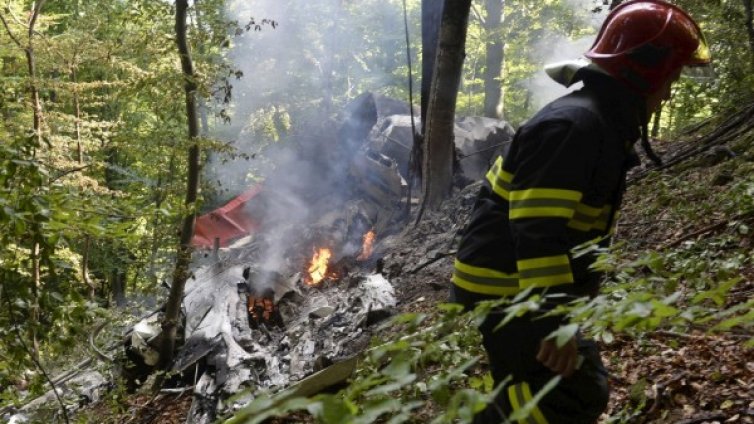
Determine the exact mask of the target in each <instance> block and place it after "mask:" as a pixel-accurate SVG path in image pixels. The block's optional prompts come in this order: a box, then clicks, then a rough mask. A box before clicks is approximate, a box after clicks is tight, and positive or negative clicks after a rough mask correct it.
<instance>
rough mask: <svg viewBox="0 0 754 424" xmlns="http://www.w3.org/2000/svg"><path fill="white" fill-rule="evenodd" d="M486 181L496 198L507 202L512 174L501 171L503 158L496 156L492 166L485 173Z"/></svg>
mask: <svg viewBox="0 0 754 424" xmlns="http://www.w3.org/2000/svg"><path fill="white" fill-rule="evenodd" d="M486 178H487V181H488V182H489V183H490V187H492V191H494V192H495V193H496V194H497V195H498V196H500V197H502V198H503V199H505V200H508V198H509V196H510V194H509V193H510V191H509V190H510V184H511V181H513V174H511V173H510V172H506V171H503V157H502V156H498V157H497V160H496V161H495V163H494V165H492V167H491V168H490V170H489V171H487V175H486Z"/></svg>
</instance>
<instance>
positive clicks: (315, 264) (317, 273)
mask: <svg viewBox="0 0 754 424" xmlns="http://www.w3.org/2000/svg"><path fill="white" fill-rule="evenodd" d="M331 256H332V251H331V250H330V249H324V248H321V249H319V251H317V252H314V256H313V257H312V262H311V264H310V265H309V277H310V281H308V282H307V284H309V285H310V286H316V285H317V284H319V283H320V282H321V281H322V279H324V278H325V275H327V265H328V263H329V262H330V257H331Z"/></svg>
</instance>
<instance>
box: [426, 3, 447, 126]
mask: <svg viewBox="0 0 754 424" xmlns="http://www.w3.org/2000/svg"><path fill="white" fill-rule="evenodd" d="M443 3H444V2H443V1H440V0H422V83H421V122H422V131H421V133H422V134H424V133H425V128H426V125H425V122H427V121H426V118H427V106H428V105H429V96H430V90H431V89H432V73H433V72H434V70H435V58H436V56H437V38H438V37H439V34H440V22H441V20H442V8H443Z"/></svg>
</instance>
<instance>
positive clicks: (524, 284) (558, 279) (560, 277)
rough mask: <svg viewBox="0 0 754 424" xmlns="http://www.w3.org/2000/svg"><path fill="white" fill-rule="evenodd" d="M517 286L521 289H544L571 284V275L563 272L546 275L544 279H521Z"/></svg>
mask: <svg viewBox="0 0 754 424" xmlns="http://www.w3.org/2000/svg"><path fill="white" fill-rule="evenodd" d="M518 284H519V286H521V288H522V289H528V288H529V287H538V288H545V287H552V286H560V285H564V284H573V274H572V273H570V272H564V273H562V274H557V275H548V276H544V277H532V278H525V277H521V279H520V280H519V282H518Z"/></svg>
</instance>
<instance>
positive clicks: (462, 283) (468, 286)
mask: <svg viewBox="0 0 754 424" xmlns="http://www.w3.org/2000/svg"><path fill="white" fill-rule="evenodd" d="M451 281H453V284H455V285H456V286H458V287H460V288H462V289H464V290H468V291H470V292H472V293H479V294H488V295H493V296H514V295H517V294H518V292H519V291H520V289H519V288H518V287H505V286H489V285H484V284H476V283H472V282H471V281H467V280H464V279H463V278H461V277H459V276H458V275H456V274H453V277H451Z"/></svg>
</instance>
